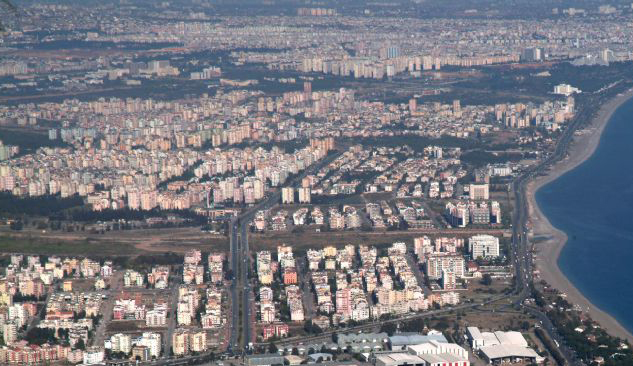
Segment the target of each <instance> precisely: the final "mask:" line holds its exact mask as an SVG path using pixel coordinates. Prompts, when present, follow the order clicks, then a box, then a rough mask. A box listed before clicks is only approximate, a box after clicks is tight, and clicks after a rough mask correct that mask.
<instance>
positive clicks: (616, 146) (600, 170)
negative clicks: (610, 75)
mask: <svg viewBox="0 0 633 366" xmlns="http://www.w3.org/2000/svg"><path fill="white" fill-rule="evenodd" d="M536 200H537V202H538V204H539V206H540V207H541V210H542V211H543V213H544V214H545V215H546V216H547V218H548V219H549V220H550V222H551V223H552V225H554V226H555V227H557V228H558V229H560V230H562V231H564V232H566V233H567V235H568V237H569V240H568V242H567V244H566V245H565V247H564V248H563V250H562V252H561V255H560V257H559V260H558V265H559V267H560V269H561V271H562V272H563V273H564V274H565V275H566V276H567V277H568V278H569V280H570V281H571V282H572V283H573V284H574V286H576V288H578V289H579V290H580V291H581V292H582V293H583V294H584V295H585V296H586V297H587V298H588V299H589V300H590V301H591V302H592V303H593V304H594V305H596V306H598V307H599V308H600V309H602V310H604V311H606V312H607V313H609V314H611V315H612V316H613V317H615V318H616V319H617V320H618V321H619V322H620V323H621V324H622V325H623V326H624V327H626V328H627V329H628V330H629V331H631V332H633V311H631V304H632V302H633V99H630V100H629V101H627V102H626V103H624V104H623V105H622V106H620V108H619V109H618V110H617V111H616V112H615V113H614V114H613V116H612V117H611V119H610V120H609V122H608V124H607V126H606V128H605V130H604V132H603V134H602V137H601V139H600V144H599V145H598V148H597V149H596V151H595V153H594V154H593V155H592V156H591V157H590V158H589V159H588V160H586V161H585V162H584V163H582V164H581V165H579V166H578V167H576V168H575V169H573V170H571V171H569V172H567V173H566V174H564V175H563V176H561V177H560V178H559V179H557V180H555V181H553V182H551V183H549V184H547V185H545V186H543V187H542V188H541V189H539V190H538V191H537V192H536Z"/></svg>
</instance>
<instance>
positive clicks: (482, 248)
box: [468, 235, 499, 259]
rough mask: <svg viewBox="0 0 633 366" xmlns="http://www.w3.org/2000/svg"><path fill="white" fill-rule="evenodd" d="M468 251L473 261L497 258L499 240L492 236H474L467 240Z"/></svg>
mask: <svg viewBox="0 0 633 366" xmlns="http://www.w3.org/2000/svg"><path fill="white" fill-rule="evenodd" d="M468 249H469V250H470V253H471V255H472V258H473V259H477V258H496V257H498V256H499V238H496V237H494V236H492V235H475V236H472V237H470V239H468Z"/></svg>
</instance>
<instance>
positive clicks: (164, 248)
mask: <svg viewBox="0 0 633 366" xmlns="http://www.w3.org/2000/svg"><path fill="white" fill-rule="evenodd" d="M190 249H200V250H202V251H207V252H208V251H228V249H229V242H228V238H226V237H225V236H221V235H211V234H206V233H203V232H201V231H200V229H199V228H169V229H143V230H129V231H112V232H106V233H105V234H92V233H88V232H72V233H66V232H58V231H53V232H42V231H36V230H31V231H22V232H11V231H8V230H0V253H37V254H56V255H123V256H124V255H127V256H132V255H138V254H149V253H160V252H174V253H184V252H186V251H187V250H190Z"/></svg>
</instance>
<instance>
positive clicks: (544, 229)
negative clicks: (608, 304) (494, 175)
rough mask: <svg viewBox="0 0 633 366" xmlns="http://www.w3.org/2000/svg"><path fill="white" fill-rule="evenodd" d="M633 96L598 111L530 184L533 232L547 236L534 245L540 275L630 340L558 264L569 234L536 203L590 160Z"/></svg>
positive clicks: (607, 327)
mask: <svg viewBox="0 0 633 366" xmlns="http://www.w3.org/2000/svg"><path fill="white" fill-rule="evenodd" d="M631 98H633V89H630V90H627V91H626V92H624V93H622V94H621V95H619V96H617V97H615V98H613V99H611V100H610V101H609V102H607V103H606V104H604V105H603V106H602V107H601V108H600V110H599V111H598V115H597V116H596V117H595V118H594V119H593V120H592V121H591V125H590V126H589V127H587V128H586V129H584V130H583V131H584V132H585V133H583V134H581V135H574V137H573V138H572V141H571V142H570V145H569V148H568V151H567V156H566V157H565V158H564V159H563V160H561V161H559V162H557V163H556V164H554V165H553V166H552V167H550V169H548V171H547V174H546V175H544V176H539V177H537V178H536V179H534V180H532V181H530V182H529V183H528V184H527V187H526V196H527V197H526V198H527V202H528V215H529V220H530V222H531V224H532V233H531V235H532V237H536V236H542V237H544V238H547V239H546V240H543V241H541V242H538V243H535V244H534V249H535V252H536V259H535V264H536V266H535V267H536V269H537V270H538V271H539V277H540V278H541V279H543V280H545V281H546V282H547V283H548V284H549V285H550V286H552V287H553V288H555V289H557V290H559V291H561V292H563V293H565V294H566V295H567V300H568V301H569V302H570V303H572V304H574V305H578V306H580V307H581V308H582V310H583V312H585V313H587V314H589V315H590V316H591V318H592V319H593V320H595V321H597V322H598V323H599V324H600V326H601V327H602V328H604V329H605V330H606V331H607V332H608V333H609V334H611V335H613V336H616V337H620V338H622V339H628V340H629V342H633V334H632V333H631V332H629V331H628V330H627V329H626V328H625V327H624V326H622V324H620V322H618V321H617V320H616V319H615V318H614V317H613V316H611V315H610V314H608V313H606V312H605V311H603V310H601V309H599V308H598V307H597V306H595V305H594V304H593V303H592V302H591V301H589V299H587V298H586V297H585V296H584V294H582V292H580V290H578V289H577V288H576V287H575V286H574V285H573V284H572V283H571V281H570V280H569V279H568V278H567V277H566V276H565V274H564V273H563V272H562V271H561V269H560V268H559V267H558V258H559V256H560V253H561V250H562V249H563V247H564V246H565V244H566V242H567V234H566V233H565V232H563V231H561V230H558V229H557V228H555V227H554V226H552V224H551V223H550V222H549V219H548V218H547V217H546V216H545V215H544V214H543V213H542V212H541V209H540V207H539V206H538V204H537V202H536V197H535V194H536V192H537V191H538V190H539V189H540V188H541V187H543V186H544V185H546V184H548V183H550V182H552V181H554V180H556V179H558V178H559V177H561V176H562V175H564V174H565V173H567V172H568V171H570V170H573V169H574V168H576V167H577V166H579V165H580V164H582V163H583V162H585V160H587V159H589V158H590V157H591V156H592V155H593V153H594V152H595V151H596V149H597V148H598V145H599V144H600V139H601V137H602V132H603V131H604V128H605V127H606V126H607V124H608V122H609V120H610V119H611V116H612V115H613V113H614V112H615V111H616V110H617V109H618V108H619V107H620V106H621V105H622V104H624V103H625V102H626V101H628V100H629V99H631Z"/></svg>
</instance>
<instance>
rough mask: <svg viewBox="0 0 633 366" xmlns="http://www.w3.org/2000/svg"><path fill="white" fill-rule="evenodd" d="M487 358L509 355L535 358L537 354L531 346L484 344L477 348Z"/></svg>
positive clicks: (508, 356)
mask: <svg viewBox="0 0 633 366" xmlns="http://www.w3.org/2000/svg"><path fill="white" fill-rule="evenodd" d="M479 350H480V351H481V352H482V353H483V354H484V355H485V356H486V358H488V359H489V360H494V359H498V358H510V357H529V358H536V357H539V355H538V354H537V353H536V352H535V351H534V350H533V349H531V348H527V347H521V346H516V345H511V344H499V345H495V346H486V347H481V348H480V349H479Z"/></svg>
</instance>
